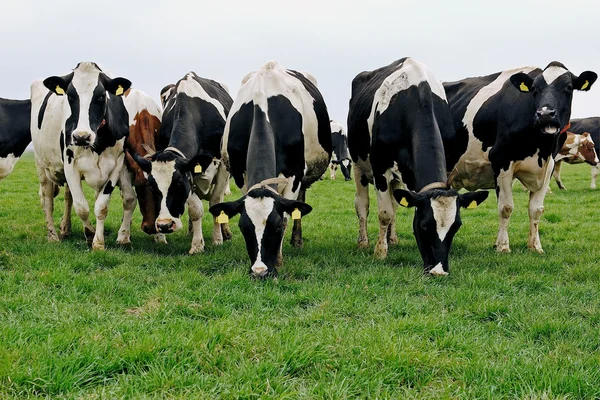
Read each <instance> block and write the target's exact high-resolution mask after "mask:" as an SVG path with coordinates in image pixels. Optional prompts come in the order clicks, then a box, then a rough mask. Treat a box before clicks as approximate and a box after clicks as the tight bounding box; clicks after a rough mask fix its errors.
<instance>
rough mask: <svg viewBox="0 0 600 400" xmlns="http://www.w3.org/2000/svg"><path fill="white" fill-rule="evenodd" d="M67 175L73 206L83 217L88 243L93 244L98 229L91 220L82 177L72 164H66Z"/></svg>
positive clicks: (78, 214) (79, 215)
mask: <svg viewBox="0 0 600 400" xmlns="http://www.w3.org/2000/svg"><path fill="white" fill-rule="evenodd" d="M65 177H66V179H67V184H68V185H69V189H70V190H71V196H72V197H73V207H74V208H75V213H76V214H77V216H78V217H79V219H81V222H82V223H83V231H84V234H85V239H86V241H87V243H88V245H91V244H92V239H94V233H95V232H96V230H95V229H94V226H93V225H92V224H91V223H90V221H89V217H90V208H89V205H88V202H87V200H86V198H85V194H84V193H83V188H82V187H81V177H80V175H79V172H78V171H75V170H74V168H73V166H72V164H66V165H65Z"/></svg>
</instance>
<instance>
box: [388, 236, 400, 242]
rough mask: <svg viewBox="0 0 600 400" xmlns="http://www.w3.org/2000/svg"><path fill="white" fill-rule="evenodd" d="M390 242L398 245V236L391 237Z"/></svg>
mask: <svg viewBox="0 0 600 400" xmlns="http://www.w3.org/2000/svg"><path fill="white" fill-rule="evenodd" d="M388 242H389V243H390V244H398V236H396V235H393V236H390V237H389V239H388Z"/></svg>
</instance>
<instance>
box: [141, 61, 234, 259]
mask: <svg viewBox="0 0 600 400" xmlns="http://www.w3.org/2000/svg"><path fill="white" fill-rule="evenodd" d="M167 91H168V92H169V93H168V97H166V98H164V100H163V104H166V106H165V110H164V112H163V119H162V126H161V137H164V138H166V137H169V143H168V146H167V147H166V148H165V149H163V150H160V151H158V152H156V153H155V154H152V155H151V156H150V157H149V159H145V158H143V157H141V156H140V155H138V154H135V155H134V158H135V161H136V162H137V163H138V165H139V166H140V168H142V170H144V171H145V172H146V173H147V174H149V176H148V181H149V182H150V184H151V185H152V189H153V191H154V193H155V196H156V202H157V204H158V205H159V212H158V218H157V219H156V222H155V226H156V230H157V231H158V232H160V233H172V232H175V231H177V230H179V229H181V227H182V226H183V225H182V222H181V216H182V215H183V212H184V211H185V205H186V203H187V205H188V214H189V217H190V220H191V221H192V230H193V238H192V245H191V248H190V251H189V252H190V254H194V253H198V252H202V251H204V237H203V236H202V216H203V215H204V207H203V205H202V199H204V200H209V203H210V205H211V206H212V205H214V204H217V203H220V202H221V201H223V192H224V190H225V184H226V183H227V176H228V173H227V170H226V168H225V166H224V165H223V164H222V163H221V138H222V137H223V129H224V128H225V120H226V118H227V114H228V113H229V109H230V108H231V104H232V103H233V100H232V99H231V97H230V96H229V94H228V93H227V90H226V89H225V88H224V87H223V86H222V85H221V84H219V83H218V82H215V81H213V80H210V79H205V78H201V77H199V76H198V75H196V74H195V73H194V72H189V73H187V74H186V75H185V76H184V77H183V78H182V79H181V80H179V81H178V82H177V84H175V86H174V87H172V86H171V85H169V86H167V87H166V88H165V89H163V90H162V92H161V98H163V97H164V94H165V93H166V92H167ZM222 230H223V231H222ZM223 236H225V238H226V239H229V238H230V237H231V232H230V231H229V228H228V226H227V225H226V224H224V225H223V227H221V225H220V224H219V223H218V222H217V221H216V220H215V221H214V226H213V233H212V240H213V243H214V244H222V243H223Z"/></svg>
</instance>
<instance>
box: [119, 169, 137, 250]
mask: <svg viewBox="0 0 600 400" xmlns="http://www.w3.org/2000/svg"><path fill="white" fill-rule="evenodd" d="M119 190H120V192H121V200H122V201H123V221H122V222H121V227H120V228H119V234H118V236H117V244H129V243H131V220H132V218H133V211H134V210H135V205H136V204H137V199H136V197H135V192H134V191H133V185H132V183H131V175H129V171H128V170H127V168H126V167H123V168H122V169H121V173H120V174H119Z"/></svg>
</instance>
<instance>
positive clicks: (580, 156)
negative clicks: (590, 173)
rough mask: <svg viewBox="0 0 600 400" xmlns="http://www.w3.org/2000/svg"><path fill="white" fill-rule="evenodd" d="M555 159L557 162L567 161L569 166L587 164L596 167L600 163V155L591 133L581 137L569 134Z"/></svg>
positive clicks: (583, 134) (585, 133)
mask: <svg viewBox="0 0 600 400" xmlns="http://www.w3.org/2000/svg"><path fill="white" fill-rule="evenodd" d="M554 159H555V161H559V160H563V159H566V162H568V163H569V164H579V163H584V162H585V163H588V164H590V165H591V166H596V165H598V162H600V161H599V160H598V154H596V148H595V145H594V140H593V139H592V137H591V136H590V134H589V132H584V133H582V134H581V135H577V134H575V133H572V132H567V139H566V140H565V143H564V144H563V147H562V148H561V149H560V151H559V153H558V155H557V156H556V157H555V158H554Z"/></svg>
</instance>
